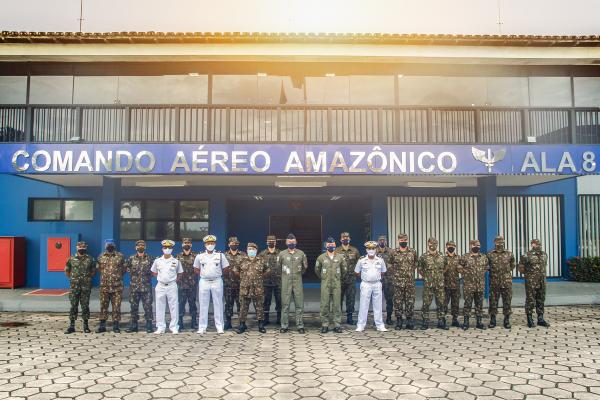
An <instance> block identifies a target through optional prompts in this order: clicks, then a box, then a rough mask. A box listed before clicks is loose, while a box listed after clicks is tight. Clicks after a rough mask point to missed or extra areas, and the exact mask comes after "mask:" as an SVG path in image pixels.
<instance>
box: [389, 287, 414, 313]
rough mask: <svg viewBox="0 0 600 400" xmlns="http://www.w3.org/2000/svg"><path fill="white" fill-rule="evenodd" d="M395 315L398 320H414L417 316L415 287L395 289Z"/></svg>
mask: <svg viewBox="0 0 600 400" xmlns="http://www.w3.org/2000/svg"><path fill="white" fill-rule="evenodd" d="M394 314H395V315H396V318H398V319H399V318H402V316H403V315H404V316H405V317H406V319H413V317H414V314H415V285H414V284H412V285H410V284H409V285H403V286H401V285H398V286H396V287H394Z"/></svg>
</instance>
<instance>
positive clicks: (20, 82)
mask: <svg viewBox="0 0 600 400" xmlns="http://www.w3.org/2000/svg"><path fill="white" fill-rule="evenodd" d="M26 97H27V77H26V76H0V104H25V102H26V101H27V98H26Z"/></svg>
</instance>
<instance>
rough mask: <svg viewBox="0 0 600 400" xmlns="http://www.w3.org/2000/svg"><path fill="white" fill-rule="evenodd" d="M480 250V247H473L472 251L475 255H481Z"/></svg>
mask: <svg viewBox="0 0 600 400" xmlns="http://www.w3.org/2000/svg"><path fill="white" fill-rule="evenodd" d="M479 249H480V247H479V246H475V247H471V251H472V252H473V253H479Z"/></svg>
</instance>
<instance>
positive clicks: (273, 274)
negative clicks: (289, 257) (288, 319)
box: [258, 235, 281, 324]
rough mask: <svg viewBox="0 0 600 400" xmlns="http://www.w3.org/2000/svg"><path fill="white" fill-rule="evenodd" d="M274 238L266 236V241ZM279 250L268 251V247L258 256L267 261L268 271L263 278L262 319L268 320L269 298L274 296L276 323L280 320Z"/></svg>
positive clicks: (274, 238) (266, 321)
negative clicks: (263, 299) (263, 300)
mask: <svg viewBox="0 0 600 400" xmlns="http://www.w3.org/2000/svg"><path fill="white" fill-rule="evenodd" d="M269 240H276V237H275V236H272V235H269V236H267V241H269ZM278 255H279V251H278V250H277V248H273V251H272V252H270V251H269V249H265V250H263V251H262V252H261V253H260V254H259V255H258V256H259V257H261V258H263V259H264V260H265V262H266V263H267V266H268V269H269V273H267V274H266V275H265V277H264V279H263V286H264V289H265V303H264V314H265V315H264V320H265V323H268V321H269V312H270V311H271V300H272V298H273V296H274V297H275V311H276V312H277V323H278V324H279V323H280V322H281V266H279V268H278V266H277V256H278Z"/></svg>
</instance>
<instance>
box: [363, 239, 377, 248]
mask: <svg viewBox="0 0 600 400" xmlns="http://www.w3.org/2000/svg"><path fill="white" fill-rule="evenodd" d="M365 247H366V248H367V249H376V248H377V242H374V241H372V240H369V241H368V242H365Z"/></svg>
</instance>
